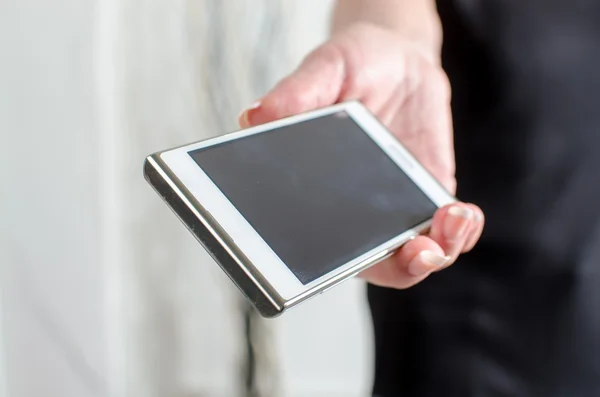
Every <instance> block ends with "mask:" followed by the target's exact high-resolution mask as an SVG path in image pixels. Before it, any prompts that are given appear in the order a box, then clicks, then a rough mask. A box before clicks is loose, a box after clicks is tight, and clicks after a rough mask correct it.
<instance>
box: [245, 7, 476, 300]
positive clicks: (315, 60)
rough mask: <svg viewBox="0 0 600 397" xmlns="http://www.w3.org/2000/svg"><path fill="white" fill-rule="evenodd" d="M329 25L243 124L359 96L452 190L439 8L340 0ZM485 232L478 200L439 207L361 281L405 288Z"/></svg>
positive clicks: (447, 92)
mask: <svg viewBox="0 0 600 397" xmlns="http://www.w3.org/2000/svg"><path fill="white" fill-rule="evenodd" d="M332 25H333V34H332V36H331V38H330V39H329V40H328V41H327V42H326V43H324V44H323V45H321V46H320V47H318V48H317V49H315V50H314V51H313V52H312V53H310V54H309V55H308V56H307V57H306V58H305V59H304V61H303V62H302V63H301V64H300V65H299V67H298V68H297V69H296V70H295V71H293V72H292V73H291V74H290V75H289V76H287V77H286V78H284V79H283V80H282V81H280V82H279V83H278V84H277V85H276V86H275V87H273V89H272V90H271V91H269V92H268V93H267V94H266V95H264V96H263V97H262V98H261V99H260V100H259V101H258V102H257V103H255V104H254V105H253V106H251V107H250V108H248V109H246V110H245V111H243V112H242V113H241V115H240V118H239V123H240V126H241V127H250V126H253V125H258V124H262V123H266V122H269V121H273V120H276V119H280V118H283V117H287V116H291V115H294V114H298V113H303V112H306V111H310V110H313V109H317V108H320V107H324V106H328V105H332V104H335V103H338V102H343V101H346V100H356V99H357V100H360V101H361V102H362V103H363V104H364V105H365V106H366V107H367V108H369V110H371V111H372V112H373V113H374V114H375V115H376V116H377V117H378V118H379V119H380V120H381V121H382V122H383V123H384V124H385V125H386V126H387V127H388V128H389V129H390V131H392V133H393V134H394V135H395V136H396V137H397V138H398V139H399V140H400V142H402V143H403V144H404V145H405V146H406V147H407V148H408V149H409V150H410V151H411V152H412V153H413V154H414V155H415V157H416V158H417V159H418V160H419V161H420V162H421V163H422V164H423V165H424V166H425V168H427V169H428V170H429V171H430V172H431V173H432V174H433V175H434V176H435V177H436V178H437V179H438V180H439V181H440V182H441V183H442V184H443V185H444V186H445V187H446V188H447V189H448V190H449V191H450V192H451V193H455V192H456V179H455V161H454V149H453V132H452V119H451V109H450V84H449V82H448V79H447V77H446V75H445V73H444V71H443V70H442V68H441V66H440V62H439V51H440V45H441V33H440V29H439V19H438V17H437V14H436V12H435V5H434V4H433V3H432V2H431V1H426V0H394V1H390V0H340V1H339V2H338V3H337V5H336V8H335V11H334V18H333V24H332ZM483 226H484V215H483V212H482V211H481V209H480V208H479V207H477V206H476V205H474V204H470V203H463V202H459V203H455V204H452V205H451V206H447V207H444V208H441V209H439V210H438V211H437V212H436V213H435V215H434V218H433V223H432V226H431V228H430V230H429V232H428V233H427V234H426V235H421V236H419V237H417V238H415V239H414V240H412V241H410V242H408V243H406V244H405V245H404V246H403V247H402V248H400V249H399V250H398V252H397V253H396V254H395V255H393V256H392V257H390V258H389V259H386V260H385V261H382V262H381V263H379V264H377V265H375V266H372V267H371V268H369V269H367V270H365V271H364V272H362V273H361V275H360V276H361V277H363V278H364V279H366V280H367V281H368V282H370V283H373V284H376V285H380V286H385V287H390V288H396V289H404V288H408V287H411V286H413V285H415V284H417V283H419V282H421V281H423V280H424V279H425V278H427V277H428V276H429V275H430V274H431V273H433V272H437V271H440V270H443V269H445V268H447V267H448V266H450V265H451V264H453V263H454V262H455V260H456V259H457V257H458V256H459V255H460V254H462V253H466V252H468V251H470V250H471V249H472V248H473V247H474V246H475V244H476V243H477V241H478V239H479V237H480V236H481V233H482V230H483Z"/></svg>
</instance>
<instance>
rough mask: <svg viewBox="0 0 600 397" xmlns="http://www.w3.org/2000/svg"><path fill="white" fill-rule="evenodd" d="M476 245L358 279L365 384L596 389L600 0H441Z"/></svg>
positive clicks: (430, 396)
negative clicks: (418, 267) (394, 281)
mask: <svg viewBox="0 0 600 397" xmlns="http://www.w3.org/2000/svg"><path fill="white" fill-rule="evenodd" d="M438 9H439V12H440V16H441V18H442V23H443V27H444V47H443V54H442V60H443V66H444V68H445V70H446V72H447V73H448V76H449V78H450V81H451V83H452V89H453V101H452V107H453V116H454V129H455V146H456V156H457V178H458V197H459V198H460V199H462V200H464V201H469V202H474V203H476V204H478V205H480V206H481V207H482V208H483V210H484V212H485V213H486V218H487V224H486V229H485V232H484V235H483V237H482V239H481V241H480V243H479V244H478V246H477V247H476V249H475V250H474V251H473V252H472V253H470V254H468V255H465V256H464V257H461V258H460V260H459V261H458V262H457V263H456V264H455V265H454V266H453V267H451V268H450V269H448V270H446V271H444V272H441V273H439V274H435V275H433V276H432V277H430V278H429V279H428V280H426V281H425V282H423V283H422V284H421V285H418V286H416V287H414V288H412V289H410V290H407V291H394V290H389V289H384V288H378V287H373V286H369V301H370V305H371V310H372V314H373V320H374V326H375V337H376V371H375V372H376V373H375V387H374V391H375V394H377V395H381V396H384V397H388V396H402V397H414V396H419V397H420V396H427V397H437V396H445V397H453V396H457V397H458V396H460V397H470V396H477V397H480V396H481V397H483V396H486V397H487V396H543V397H553V396H557V397H558V396H565V397H588V396H589V397H592V396H593V397H597V396H600V1H597V0H569V1H567V0H455V1H450V0H439V1H438Z"/></svg>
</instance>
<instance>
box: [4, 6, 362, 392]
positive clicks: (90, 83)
mask: <svg viewBox="0 0 600 397" xmlns="http://www.w3.org/2000/svg"><path fill="white" fill-rule="evenodd" d="M330 4H331V1H322V0H309V1H307V0H305V1H302V2H285V1H274V0H225V1H224V0H206V1H203V2H198V1H192V0H169V1H166V0H102V1H100V0H96V1H94V2H92V1H88V2H80V1H75V0H70V1H69V0H54V1H52V2H43V1H33V0H23V1H20V0H8V1H5V2H4V3H3V4H2V6H1V7H2V11H1V12H0V50H1V51H0V87H2V90H1V91H0V133H1V134H2V135H1V136H2V144H1V145H0V147H2V150H4V151H5V152H4V155H3V156H2V159H3V163H2V165H3V166H2V167H0V168H2V169H3V172H4V173H3V174H2V175H3V177H4V178H3V180H4V181H8V183H5V184H4V187H3V190H2V192H3V194H2V197H3V204H4V205H3V206H2V207H3V208H4V213H3V214H2V219H3V230H2V231H3V233H4V234H6V238H3V239H2V240H3V241H4V242H5V243H6V247H5V249H4V250H3V254H4V255H5V256H6V258H0V259H3V260H2V269H1V270H2V273H1V274H0V291H1V292H2V299H1V300H0V304H1V305H2V311H1V317H0V318H1V321H0V326H1V327H2V329H1V332H0V337H1V338H3V339H4V343H3V344H0V349H1V348H2V346H4V348H5V349H4V352H2V351H1V350H0V356H1V357H0V371H2V360H3V361H4V367H5V368H6V371H5V372H4V373H3V374H2V376H0V393H1V392H2V379H3V378H4V379H5V380H6V386H7V390H9V391H10V394H9V395H10V396H11V397H12V396H15V397H29V396H50V397H52V396H60V397H70V396H77V397H87V396H132V395H140V396H141V395H143V396H167V395H168V396H186V397H187V396H215V397H219V396H227V397H231V396H236V395H240V385H239V379H240V371H241V368H240V359H241V357H242V355H243V349H242V340H241V324H240V321H241V320H240V315H239V307H240V295H239V293H238V292H237V291H235V290H234V289H233V288H232V287H231V285H230V283H229V281H228V280H227V279H226V277H225V276H224V275H223V274H222V273H221V271H220V270H219V269H218V267H217V266H216V265H215V264H214V263H213V262H212V261H211V260H210V259H209V257H208V256H207V255H206V253H205V252H204V250H203V249H202V248H201V247H200V246H199V245H198V244H197V243H196V242H195V241H194V240H193V238H192V237H191V236H190V235H189V233H187V231H185V230H184V228H183V227H182V226H181V225H180V224H179V221H178V220H177V219H175V217H173V216H172V214H171V213H170V211H169V210H168V209H167V208H166V207H165V206H164V205H163V204H162V203H161V202H160V200H159V199H158V197H156V195H155V194H154V193H153V192H152V191H151V189H150V188H149V187H148V186H146V184H145V182H144V181H143V179H142V177H141V163H142V160H143V157H144V156H145V155H146V154H148V153H150V152H152V151H154V150H160V149H163V148H165V147H168V146H170V145H178V144H181V143H184V142H188V141H192V140H196V139H201V138H203V137H206V136H211V135H216V134H219V133H223V132H227V130H229V129H232V128H235V118H236V115H237V113H238V111H239V110H241V108H242V107H243V106H245V105H247V104H250V103H252V102H253V101H254V99H255V98H256V97H258V96H260V95H261V94H262V93H263V92H264V90H266V89H267V87H269V86H270V85H272V84H273V83H274V82H276V81H277V80H278V79H279V78H281V77H282V76H283V75H284V74H285V73H287V72H289V71H290V70H291V69H292V68H293V67H294V66H295V65H296V64H297V63H298V62H299V61H300V59H301V57H302V56H303V55H304V54H305V53H306V52H308V51H309V50H310V49H311V48H313V47H314V46H316V45H317V44H318V43H319V42H320V41H321V40H323V39H324V37H325V36H326V20H327V13H328V9H329V6H330ZM219 11H220V13H219ZM217 16H218V17H217ZM265 27H266V28H267V29H265ZM269 29H271V30H269ZM219 59H220V60H221V63H218V62H216V60H219ZM6 170H10V172H6ZM7 186H8V188H7ZM261 327H262V329H263V331H264V338H262V341H259V346H260V347H261V349H260V350H259V355H260V360H261V361H260V363H261V368H260V371H261V372H260V374H261V375H260V381H261V382H262V383H264V384H265V385H267V384H268V383H269V382H268V380H269V379H272V378H274V376H273V375H274V374H276V376H277V377H281V379H280V381H279V382H277V383H276V385H275V386H276V389H275V391H274V394H273V395H276V396H277V397H282V396H291V397H304V396H311V397H319V396H328V397H335V396H345V397H348V396H350V397H352V396H364V395H367V394H368V392H367V391H368V388H369V384H370V377H371V344H370V338H371V335H370V332H371V330H370V325H369V322H368V315H367V309H366V305H365V300H364V285H363V284H362V283H361V282H360V281H356V280H354V281H351V282H349V283H347V284H345V285H343V286H341V287H339V288H336V289H333V290H331V291H330V292H328V293H327V294H324V295H322V296H321V297H319V298H317V299H314V300H311V301H309V302H307V303H306V304H304V305H302V306H301V307H299V308H297V309H295V310H293V311H291V312H290V313H289V314H288V315H286V316H283V317H282V318H280V319H277V320H275V321H266V322H264V323H263V324H262V325H261ZM273 371H274V372H273ZM266 389H267V387H266V386H265V390H266Z"/></svg>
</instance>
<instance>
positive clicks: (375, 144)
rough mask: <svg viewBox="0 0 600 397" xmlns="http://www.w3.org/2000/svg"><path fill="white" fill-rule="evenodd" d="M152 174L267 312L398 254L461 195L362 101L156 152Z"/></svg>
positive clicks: (148, 164)
mask: <svg viewBox="0 0 600 397" xmlns="http://www.w3.org/2000/svg"><path fill="white" fill-rule="evenodd" d="M144 175H145V178H146V180H147V181H148V182H149V184H150V185H151V186H152V187H153V188H154V189H155V191H156V192H157V193H158V194H159V195H160V196H161V197H162V199H163V200H164V202H165V203H166V205H167V206H169V207H170V208H171V209H172V211H173V212H174V213H175V214H176V215H177V216H178V217H179V219H180V220H181V221H182V222H183V224H184V225H185V226H186V227H187V228H188V230H189V231H190V232H191V233H192V234H193V235H194V236H195V237H196V239H197V240H198V241H199V242H200V243H201V244H202V245H203V246H204V247H205V249H206V250H207V251H208V252H209V253H210V255H211V256H212V257H213V258H214V260H215V261H216V262H217V263H218V264H219V265H220V267H221V268H222V269H223V271H225V273H227V275H228V276H229V277H230V279H231V281H232V282H233V283H235V285H237V287H238V288H239V289H240V290H241V292H242V293H243V294H244V295H245V296H246V298H247V299H248V300H249V301H251V302H252V303H253V304H254V306H255V307H256V309H257V310H258V311H259V312H260V313H261V315H262V316H264V317H275V316H278V315H280V314H281V313H283V312H284V311H286V310H287V309H289V308H291V307H294V306H296V305H298V304H299V303H301V302H303V301H305V300H306V299H308V298H310V297H313V296H315V295H317V294H319V293H322V292H324V291H326V290H327V289H329V288H331V287H333V286H335V285H337V284H339V283H341V282H342V281H344V280H347V279H348V278H350V277H352V276H354V275H356V274H357V273H359V272H360V271H362V270H364V269H366V268H367V267H369V266H372V265H374V264H376V263H377V262H379V261H381V260H383V259H384V258H386V257H389V256H390V255H391V254H393V253H394V251H395V250H397V249H398V248H399V247H400V246H402V244H404V243H406V242H407V241H409V240H411V239H412V238H414V237H415V236H416V235H418V234H419V233H421V232H423V231H424V230H426V229H427V228H428V227H429V225H430V224H431V220H432V217H433V214H434V213H435V211H436V210H437V209H438V208H439V207H441V206H445V205H447V204H450V203H452V202H454V201H456V199H455V198H454V197H453V196H452V195H451V194H450V193H448V191H447V190H445V189H444V188H443V187H442V186H441V185H440V184H439V183H438V181H437V180H436V179H435V178H434V177H433V176H432V175H431V174H429V173H428V172H427V171H426V170H425V169H424V168H423V166H422V165H421V164H419V162H418V161H417V160H416V159H415V158H414V157H413V156H412V155H411V154H410V153H409V151H407V150H406V148H405V147H403V146H402V144H401V143H400V142H399V141H398V140H397V139H396V138H395V137H394V136H393V135H392V134H391V133H390V132H389V131H388V130H387V129H386V128H385V127H384V126H383V125H382V124H381V123H380V122H379V121H378V120H377V118H376V117H375V116H374V115H373V114H371V113H370V112H369V111H368V110H367V109H366V108H365V107H364V106H363V105H362V104H361V103H360V102H346V103H341V104H338V105H334V106H330V107H327V108H322V109H319V110H315V111H311V112H307V113H304V114H300V115H296V116H293V117H289V118H286V119H283V120H278V121H274V122H271V123H268V124H265V125H261V126H257V127H253V128H249V129H245V130H242V131H238V132H233V133H229V134H226V135H222V136H219V137H216V138H212V139H208V140H204V141H201V142H196V143H192V144H188V145H184V146H180V147H177V148H173V149H169V150H165V151H162V152H159V153H155V154H152V155H150V156H148V157H147V158H146V161H145V164H144Z"/></svg>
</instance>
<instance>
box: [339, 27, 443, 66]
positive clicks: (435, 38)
mask: <svg viewBox="0 0 600 397" xmlns="http://www.w3.org/2000/svg"><path fill="white" fill-rule="evenodd" d="M362 29H367V30H368V29H378V30H382V31H386V32H387V33H388V34H390V35H391V36H393V37H395V38H396V39H397V41H398V42H399V43H402V45H403V46H408V47H409V48H411V49H412V50H414V51H415V52H416V53H418V54H419V55H420V56H421V57H423V58H424V59H426V60H427V61H429V62H431V63H432V64H434V65H438V66H439V65H441V48H442V34H441V27H440V31H439V33H436V32H434V29H433V28H432V29H430V30H428V31H423V30H412V31H411V30H409V29H406V28H402V29H401V28H398V27H395V26H387V25H385V24H381V23H374V22H370V21H353V22H350V23H345V24H339V23H337V24H336V23H334V24H333V27H332V30H331V35H332V37H335V36H338V35H343V34H344V33H346V32H349V31H354V32H356V31H360V30H362Z"/></svg>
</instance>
